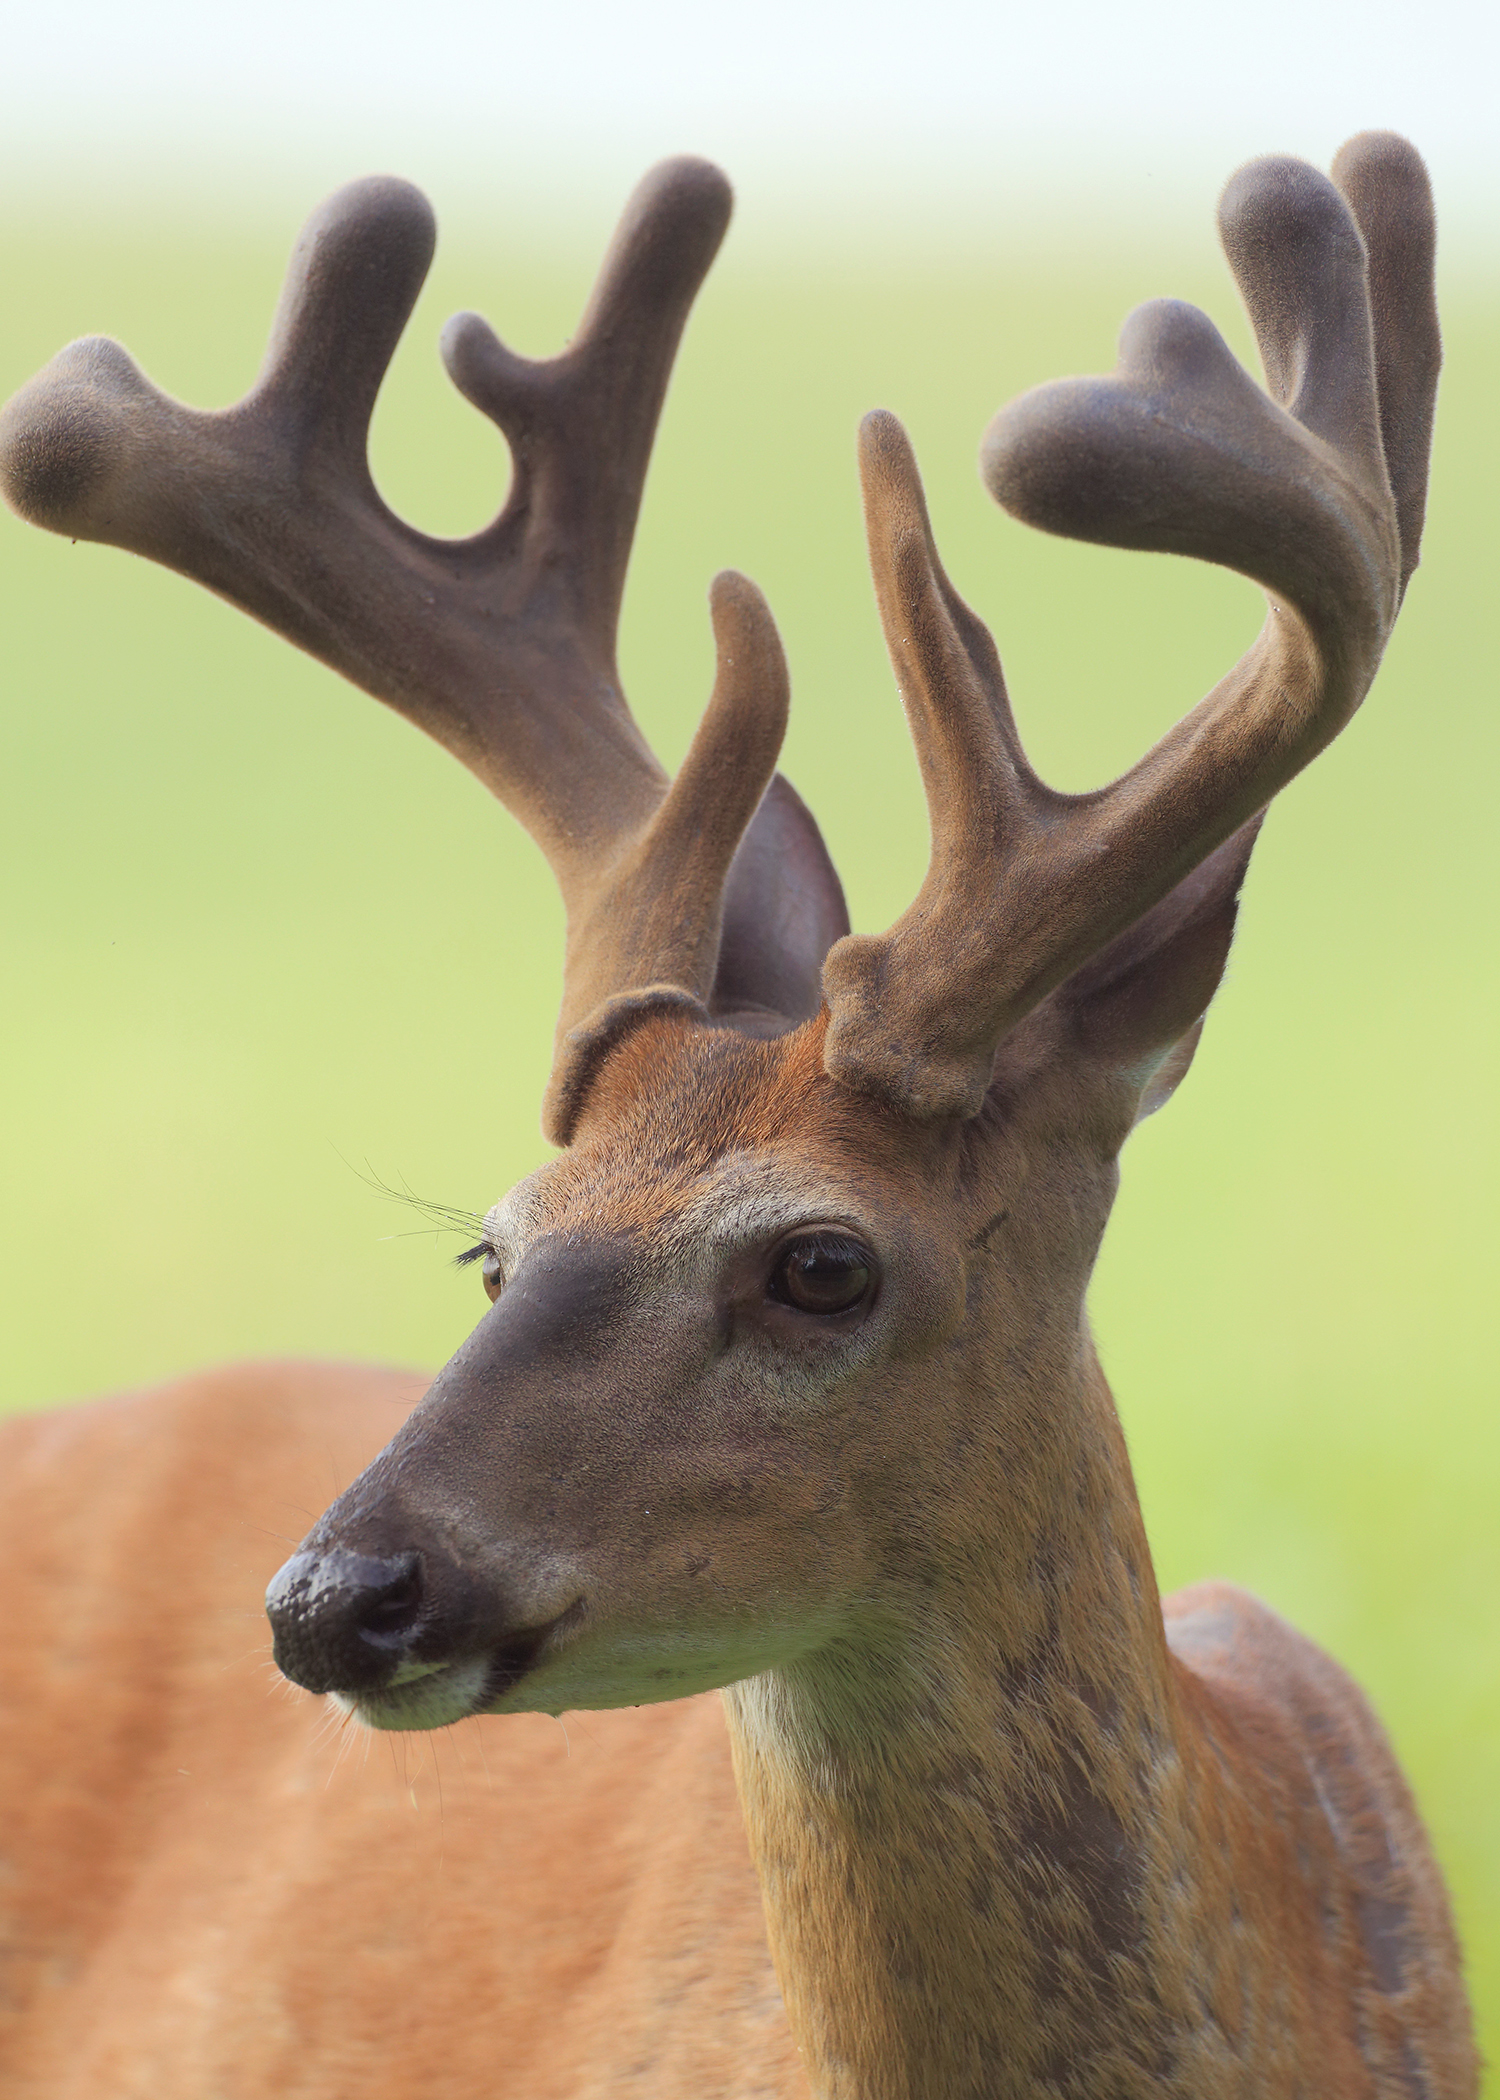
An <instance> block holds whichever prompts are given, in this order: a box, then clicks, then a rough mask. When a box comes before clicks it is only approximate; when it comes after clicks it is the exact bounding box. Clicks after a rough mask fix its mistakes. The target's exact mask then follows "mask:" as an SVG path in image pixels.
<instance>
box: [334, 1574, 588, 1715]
mask: <svg viewBox="0 0 1500 2100" xmlns="http://www.w3.org/2000/svg"><path fill="white" fill-rule="evenodd" d="M582 1608H583V1599H582V1598H581V1597H580V1598H578V1599H577V1600H576V1601H575V1602H574V1603H572V1604H570V1605H569V1606H568V1607H567V1608H566V1610H564V1611H561V1612H559V1613H558V1615H557V1617H556V1618H554V1619H549V1620H547V1621H546V1623H545V1624H544V1625H541V1626H532V1627H527V1628H525V1629H523V1630H522V1631H521V1632H519V1633H514V1634H511V1635H509V1636H508V1637H507V1638H506V1639H505V1640H503V1641H501V1642H500V1643H499V1644H498V1645H497V1646H496V1647H494V1648H492V1649H490V1650H489V1652H488V1653H487V1654H483V1655H468V1656H463V1657H460V1658H458V1659H456V1660H455V1661H453V1662H446V1663H443V1662H438V1663H405V1664H403V1665H402V1666H401V1667H400V1668H399V1669H398V1670H397V1671H396V1672H395V1674H394V1676H393V1677H392V1678H391V1679H390V1681H389V1682H388V1683H386V1684H383V1685H381V1686H379V1687H378V1688H374V1689H371V1690H366V1691H361V1692H358V1693H354V1694H350V1693H346V1692H335V1693H334V1694H333V1698H334V1699H335V1701H336V1702H337V1704H338V1705H339V1706H341V1707H342V1708H343V1709H344V1711H345V1713H347V1714H349V1715H350V1716H352V1718H353V1719H355V1720H356V1721H359V1722H360V1723H362V1725H363V1726H364V1727H366V1728H378V1729H427V1728H447V1727H450V1726H451V1725H452V1723H453V1722H455V1721H464V1720H467V1719H468V1718H469V1716H470V1715H471V1714H481V1713H486V1712H488V1711H489V1710H490V1709H491V1708H493V1707H494V1706H495V1705H497V1704H498V1703H499V1701H500V1700H502V1699H504V1698H505V1697H506V1696H507V1695H508V1694H509V1693H511V1692H513V1691H514V1690H515V1688H516V1686H517V1685H518V1684H520V1683H521V1681H522V1680H523V1678H526V1677H529V1676H530V1675H531V1673H532V1671H533V1670H534V1669H536V1668H537V1666H538V1665H539V1663H540V1662H541V1661H542V1658H543V1650H544V1649H546V1648H548V1647H549V1646H550V1645H551V1644H552V1643H553V1641H554V1639H555V1637H556V1636H557V1635H559V1634H560V1633H561V1632H562V1630H563V1628H564V1627H565V1626H566V1625H567V1624H568V1623H569V1622H571V1621H572V1620H573V1619H575V1618H576V1617H577V1616H578V1614H579V1613H580V1612H581V1610H582Z"/></svg>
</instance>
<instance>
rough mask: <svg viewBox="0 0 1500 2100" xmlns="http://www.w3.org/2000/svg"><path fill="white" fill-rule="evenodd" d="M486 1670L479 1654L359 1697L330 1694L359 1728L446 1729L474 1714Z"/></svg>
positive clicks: (336, 1693)
mask: <svg viewBox="0 0 1500 2100" xmlns="http://www.w3.org/2000/svg"><path fill="white" fill-rule="evenodd" d="M488 1672H489V1664H488V1662H487V1661H486V1660H485V1659H484V1657H483V1656H479V1657H476V1658H475V1660H474V1661H472V1662H462V1663H450V1664H448V1665H447V1666H446V1667H444V1668H440V1669H436V1670H427V1671H424V1672H423V1673H422V1674H421V1675H420V1676H417V1677H414V1678H413V1679H412V1680H411V1681H409V1682H408V1683H406V1684H393V1685H389V1686H387V1688H386V1689H385V1690H384V1691H380V1692H366V1693H365V1694H364V1695H363V1696H362V1697H361V1698H358V1699H351V1698H349V1697H347V1696H346V1694H345V1693H343V1692H330V1694H329V1697H330V1698H331V1699H332V1700H333V1703H334V1704H335V1706H337V1707H338V1708H339V1709H340V1710H341V1711H342V1712H344V1713H346V1714H350V1715H352V1716H353V1718H354V1719H355V1720H356V1721H358V1722H359V1724H360V1726H361V1727H362V1728H385V1729H403V1728H447V1727H448V1726H449V1725H450V1723H452V1722H454V1721H462V1720H466V1719H467V1717H468V1716H469V1715H470V1714H471V1713H473V1711H474V1709H475V1707H476V1706H477V1705H478V1703H479V1699H480V1695H481V1694H482V1693H483V1691H484V1681H485V1678H486V1676H487V1675H488Z"/></svg>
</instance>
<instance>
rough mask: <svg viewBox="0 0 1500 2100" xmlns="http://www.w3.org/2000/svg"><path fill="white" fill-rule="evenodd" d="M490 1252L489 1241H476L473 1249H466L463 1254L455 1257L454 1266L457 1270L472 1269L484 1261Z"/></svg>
mask: <svg viewBox="0 0 1500 2100" xmlns="http://www.w3.org/2000/svg"><path fill="white" fill-rule="evenodd" d="M490 1252H491V1248H490V1243H489V1241H488V1240H476V1241H475V1243H474V1245H473V1246H472V1247H465V1249H464V1251H463V1253H462V1254H455V1255H454V1257H453V1266H454V1268H455V1269H468V1268H472V1267H473V1265H474V1263H475V1262H476V1261H483V1260H484V1258H485V1256H486V1255H487V1254H488V1253H490Z"/></svg>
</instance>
